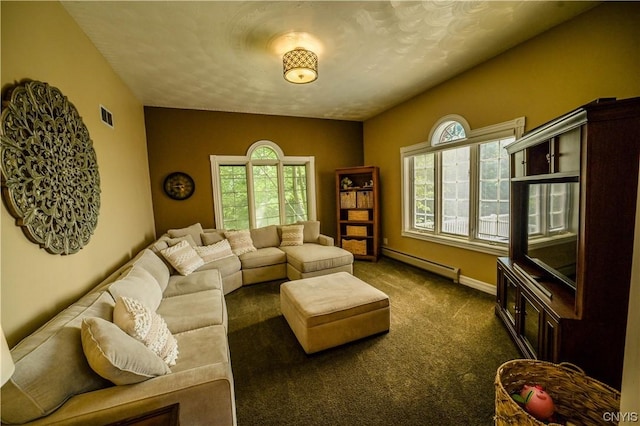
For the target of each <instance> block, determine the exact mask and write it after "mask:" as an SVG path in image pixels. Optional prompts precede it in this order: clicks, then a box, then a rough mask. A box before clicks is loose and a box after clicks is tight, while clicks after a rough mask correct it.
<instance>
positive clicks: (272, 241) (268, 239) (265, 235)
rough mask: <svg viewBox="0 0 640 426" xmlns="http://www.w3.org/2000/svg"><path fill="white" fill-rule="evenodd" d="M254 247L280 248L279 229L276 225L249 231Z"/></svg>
mask: <svg viewBox="0 0 640 426" xmlns="http://www.w3.org/2000/svg"><path fill="white" fill-rule="evenodd" d="M249 233H250V234H251V240H252V241H253V246H254V247H255V248H257V249H261V248H264V247H278V246H279V245H280V238H279V237H278V228H277V227H276V226H275V225H269V226H264V227H262V228H255V229H251V230H249Z"/></svg>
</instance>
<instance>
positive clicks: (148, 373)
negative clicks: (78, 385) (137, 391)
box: [81, 318, 171, 385]
mask: <svg viewBox="0 0 640 426" xmlns="http://www.w3.org/2000/svg"><path fill="white" fill-rule="evenodd" d="M81 336H82V348H83V350H84V354H85V356H86V357H87V361H88V362H89V365H90V366H91V368H92V369H93V371H95V372H96V373H98V374H99V375H100V376H101V377H104V378H105V379H107V380H109V381H110V382H113V383H114V384H116V385H128V384H131V383H139V382H142V381H145V380H147V379H150V378H152V377H157V376H162V375H164V374H168V373H170V372H171V370H169V367H167V364H165V363H164V361H162V360H161V359H160V357H159V356H158V355H156V354H155V353H153V352H152V351H151V350H150V349H149V348H147V347H146V346H145V345H144V344H143V343H142V342H139V341H137V340H136V339H134V338H133V337H131V336H129V335H128V334H127V333H125V332H124V331H123V330H122V329H120V327H118V326H117V325H115V324H113V323H112V322H109V321H107V320H104V319H102V318H85V319H84V320H83V321H82V328H81Z"/></svg>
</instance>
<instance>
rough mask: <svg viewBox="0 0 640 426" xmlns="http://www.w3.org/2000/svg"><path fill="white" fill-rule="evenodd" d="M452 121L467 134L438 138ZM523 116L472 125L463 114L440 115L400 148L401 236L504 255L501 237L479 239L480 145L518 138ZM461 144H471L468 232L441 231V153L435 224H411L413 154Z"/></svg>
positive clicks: (436, 174)
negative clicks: (423, 137) (425, 135)
mask: <svg viewBox="0 0 640 426" xmlns="http://www.w3.org/2000/svg"><path fill="white" fill-rule="evenodd" d="M451 121H457V122H459V123H460V124H461V125H462V127H463V128H464V130H465V134H466V138H462V139H458V140H454V141H450V142H439V141H440V133H441V132H442V130H443V129H445V128H446V126H447V125H448V124H449V123H450V122H451ZM524 126H525V118H524V117H519V118H516V119H513V120H509V121H505V122H502V123H498V124H494V125H490V126H486V127H482V128H478V129H471V128H470V126H469V124H468V123H467V121H466V120H465V119H464V117H462V116H460V115H455V114H451V115H447V116H444V117H442V118H440V119H439V120H438V121H437V122H436V123H435V124H434V125H433V127H432V128H431V131H430V133H429V139H428V140H427V141H425V142H421V143H418V144H415V145H411V146H406V147H401V148H400V169H401V186H402V190H401V209H402V212H401V215H402V231H401V235H402V236H403V237H409V238H414V239H418V240H423V241H430V242H435V243H439V244H445V245H449V246H453V247H458V248H464V249H469V250H474V251H479V252H483V253H488V254H495V255H504V254H505V253H507V251H508V243H505V242H500V241H490V240H483V239H478V238H477V237H476V233H477V229H476V228H477V226H478V225H477V222H478V215H479V209H480V194H479V192H480V189H479V184H480V170H479V161H480V159H479V150H480V149H479V146H480V145H481V144H483V143H486V142H491V141H495V140H500V139H506V138H509V137H515V139H516V140H517V139H518V138H520V137H521V136H522V135H523V134H524ZM463 146H469V147H470V151H471V152H470V167H469V173H470V179H469V180H470V183H469V185H470V187H469V197H470V202H469V203H470V206H469V228H470V229H469V235H468V236H454V235H452V234H449V233H443V232H442V230H441V214H442V212H441V211H440V210H441V203H442V193H441V192H440V189H438V188H439V187H440V186H441V185H442V164H441V159H440V156H439V155H437V154H436V156H435V187H436V188H437V191H438V192H437V195H436V197H435V200H434V202H435V206H434V212H435V224H434V225H435V226H434V230H433V231H427V230H419V229H416V228H415V227H413V220H412V215H413V210H414V209H413V201H414V200H413V188H412V186H413V180H412V178H413V176H412V173H413V169H412V161H411V160H412V158H413V157H414V156H416V155H421V154H427V153H438V152H440V151H443V150H448V149H452V148H459V147H463Z"/></svg>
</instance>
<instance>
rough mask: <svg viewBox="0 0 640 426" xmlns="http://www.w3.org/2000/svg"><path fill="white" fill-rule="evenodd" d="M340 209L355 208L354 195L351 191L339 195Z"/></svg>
mask: <svg viewBox="0 0 640 426" xmlns="http://www.w3.org/2000/svg"><path fill="white" fill-rule="evenodd" d="M340 208H341V209H355V208H356V193H355V192H353V191H349V192H341V193H340Z"/></svg>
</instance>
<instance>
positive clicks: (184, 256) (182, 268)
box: [160, 240, 204, 275]
mask: <svg viewBox="0 0 640 426" xmlns="http://www.w3.org/2000/svg"><path fill="white" fill-rule="evenodd" d="M160 253H162V255H163V256H164V257H165V259H167V261H168V262H169V263H170V264H171V266H173V267H174V268H176V270H177V271H178V272H179V273H180V275H189V274H190V273H192V272H193V271H195V270H196V269H198V268H199V267H201V266H202V265H204V261H203V260H202V258H201V257H200V256H199V255H198V253H197V252H196V251H195V250H194V248H193V247H191V246H190V245H189V243H188V242H187V241H185V240H183V241H180V242H179V243H178V244H176V245H175V246H171V247H167V248H166V249H163V250H160Z"/></svg>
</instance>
